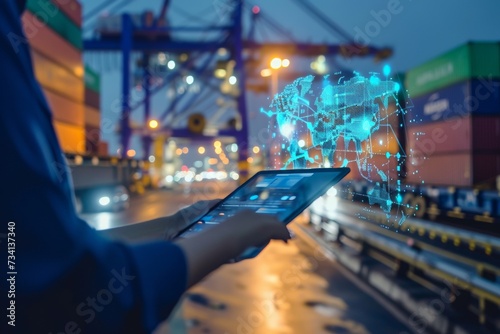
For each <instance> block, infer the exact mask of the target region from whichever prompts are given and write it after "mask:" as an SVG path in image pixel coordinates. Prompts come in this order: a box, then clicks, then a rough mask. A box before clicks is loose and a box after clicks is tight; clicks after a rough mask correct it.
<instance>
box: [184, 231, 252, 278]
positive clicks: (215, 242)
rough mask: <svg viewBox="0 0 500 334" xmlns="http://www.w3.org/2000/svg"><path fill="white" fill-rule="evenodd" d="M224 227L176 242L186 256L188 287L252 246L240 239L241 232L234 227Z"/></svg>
mask: <svg viewBox="0 0 500 334" xmlns="http://www.w3.org/2000/svg"><path fill="white" fill-rule="evenodd" d="M224 225H225V226H222V225H219V226H216V227H214V228H212V229H210V230H207V231H205V232H203V233H200V234H198V235H195V236H193V237H190V238H188V239H180V240H178V241H177V242H176V244H177V245H179V246H180V247H181V248H182V249H183V251H184V254H185V256H186V260H187V265H188V287H191V286H192V285H194V284H196V283H197V282H199V281H200V280H201V279H203V278H204V277H205V276H206V275H208V274H209V273H210V272H212V271H213V270H215V269H217V268H218V267H220V266H221V265H223V264H225V263H227V262H228V261H229V260H230V259H233V258H236V257H237V256H238V255H240V254H241V253H242V252H243V251H244V250H245V249H246V248H247V247H249V246H250V243H249V242H245V240H243V239H242V238H241V237H240V235H241V233H239V231H235V230H234V229H233V228H232V226H228V225H227V224H224Z"/></svg>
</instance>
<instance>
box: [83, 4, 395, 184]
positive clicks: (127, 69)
mask: <svg viewBox="0 0 500 334" xmlns="http://www.w3.org/2000/svg"><path fill="white" fill-rule="evenodd" d="M130 1H131V0H122V1H121V2H120V3H119V4H118V5H116V6H119V5H120V4H126V3H129V2H130ZM217 1H223V0H217ZM114 2H116V0H113V1H110V2H108V4H107V5H111V4H112V3H114ZM295 2H296V3H297V4H298V5H300V6H302V8H304V9H305V10H307V11H308V12H309V13H310V14H312V15H313V16H314V17H316V18H317V19H318V20H320V22H322V23H323V24H324V25H325V26H326V27H327V28H328V29H330V30H331V31H332V32H333V33H335V34H336V35H337V36H339V38H340V39H341V40H342V43H339V44H312V43H305V42H297V41H294V39H293V37H292V36H291V35H290V34H289V33H288V32H287V31H286V29H285V28H283V27H282V26H280V25H279V24H277V23H276V22H274V21H273V20H272V19H271V18H270V17H268V16H267V15H266V14H265V13H262V12H261V11H260V9H258V7H255V6H253V7H252V6H250V9H252V22H251V25H250V30H249V32H248V34H247V35H246V36H245V35H244V33H243V25H242V22H243V11H244V9H245V8H247V7H248V6H249V5H247V4H246V3H245V2H244V0H227V2H225V5H227V7H226V8H229V9H230V10H229V12H228V14H229V15H230V20H229V23H227V24H216V25H209V26H200V27H192V26H184V27H182V26H178V27H174V26H169V25H168V24H166V22H168V20H166V16H167V14H168V12H169V6H170V5H171V1H170V0H164V1H163V2H162V6H161V9H160V11H159V13H158V15H157V16H153V17H151V18H150V20H149V22H147V24H145V25H144V24H143V25H142V26H137V25H134V24H133V22H132V17H131V15H129V14H122V15H121V27H120V28H121V29H118V31H115V32H114V33H101V34H99V35H98V36H96V37H94V38H91V39H87V40H85V41H84V49H85V51H86V52H100V51H114V52H119V53H120V54H121V57H122V62H121V64H122V65H121V66H122V68H121V70H122V82H121V117H120V138H121V139H120V143H121V154H122V156H125V154H126V152H127V149H128V147H129V142H130V137H131V135H132V129H131V126H130V114H131V112H132V110H134V109H136V108H138V107H140V106H141V105H142V106H143V107H144V122H145V124H148V122H149V121H150V117H151V102H150V99H151V96H152V95H153V94H155V93H156V92H158V91H160V90H161V89H162V88H164V87H165V86H166V85H168V83H169V81H170V80H174V79H175V76H178V75H180V73H182V71H183V70H185V69H190V71H192V72H193V73H195V74H199V75H200V77H201V78H204V80H205V85H204V88H203V89H209V90H210V89H212V90H213V89H215V90H217V89H218V87H216V86H215V87H214V85H211V84H210V82H209V80H208V79H207V73H209V74H208V75H210V73H213V70H212V71H209V70H208V69H210V68H211V67H213V66H214V64H216V54H217V50H219V49H226V50H229V53H230V58H231V60H232V61H233V62H234V67H233V69H232V71H233V75H234V76H235V77H237V78H238V80H237V82H236V84H237V88H238V89H237V91H238V93H237V94H235V95H236V96H235V99H236V106H237V111H238V113H239V116H240V120H241V125H240V127H239V129H236V127H234V128H229V129H221V130H219V131H218V132H217V133H215V134H212V136H214V135H216V136H220V137H223V136H227V137H234V138H235V140H236V143H237V144H238V147H239V150H238V166H239V171H240V176H241V177H242V178H243V179H244V178H246V174H247V173H248V167H247V158H248V146H249V143H248V140H249V138H248V119H247V103H246V94H245V90H246V89H247V87H246V82H247V80H246V79H247V77H253V78H255V77H257V76H258V75H257V74H256V72H255V64H256V63H259V62H260V61H261V59H259V56H260V57H262V56H263V55H266V54H272V53H275V52H276V51H279V53H286V54H289V55H299V56H313V55H320V54H322V55H332V54H340V55H343V56H345V57H356V56H358V57H364V56H373V57H376V58H377V59H384V58H387V57H389V56H390V55H391V54H392V51H391V49H389V48H377V47H373V46H368V45H358V44H356V43H355V42H354V41H353V39H352V38H351V37H350V36H349V34H347V33H346V32H344V31H343V30H342V29H341V28H340V27H338V26H337V25H335V24H334V23H333V22H331V21H330V20H329V19H328V18H327V17H326V16H325V15H324V14H322V13H321V12H320V11H318V10H317V9H316V8H315V7H313V6H312V5H311V4H310V3H309V2H308V1H305V0H297V1H295ZM105 6H106V5H104V4H103V5H99V6H97V7H96V8H95V9H94V10H92V11H91V14H92V15H94V14H95V13H97V12H99V11H100V10H101V9H102V8H105ZM116 6H115V8H116ZM258 22H264V23H266V24H268V25H269V26H270V27H271V28H272V29H274V30H275V31H277V32H278V33H280V34H281V35H282V36H283V37H284V40H286V42H282V43H263V42H257V41H256V40H255V39H254V37H255V30H256V24H257V23H258ZM179 32H199V33H207V32H212V33H217V34H218V36H217V37H215V38H211V39H204V40H195V41H193V40H180V39H176V38H174V37H173V34H175V33H179ZM132 52H140V53H142V54H143V57H142V60H143V61H142V62H141V64H140V65H141V66H142V68H143V80H142V87H143V90H144V99H143V100H142V101H141V103H139V104H136V105H131V101H130V89H131V82H130V78H131V64H130V63H131V61H130V60H131V54H132ZM160 52H162V53H163V52H168V53H171V54H179V55H180V54H190V55H191V56H190V59H189V60H187V61H185V62H183V63H182V64H181V66H179V67H178V68H176V69H175V70H174V71H171V72H170V73H169V75H167V76H166V77H165V78H164V82H163V83H162V84H159V85H156V86H155V87H151V78H152V75H154V73H150V71H149V55H151V54H157V53H160ZM253 87H254V88H255V87H256V86H255V85H254V86H253ZM185 95H186V94H183V95H178V96H175V97H173V98H172V99H171V101H170V104H169V105H168V106H167V108H166V110H165V112H164V113H163V114H162V115H161V116H160V118H159V119H158V122H159V124H162V128H163V130H168V131H169V135H170V136H172V137H188V138H192V137H193V136H196V137H198V138H203V137H206V135H204V134H202V133H198V134H194V133H193V132H192V131H190V130H188V129H172V128H170V125H169V124H165V123H167V122H165V119H166V118H167V117H169V115H170V117H171V116H172V113H175V109H176V107H177V106H178V105H179V101H180V100H182V99H186V97H185ZM196 100H197V99H196V98H193V97H191V98H190V100H188V101H187V103H185V104H184V109H186V106H189V105H190V104H191V105H192V104H193V103H194V102H195V101H196ZM180 112H182V110H181V111H180ZM142 135H143V147H144V156H145V157H147V156H148V155H149V153H148V151H149V146H150V143H151V137H150V135H149V134H148V133H142Z"/></svg>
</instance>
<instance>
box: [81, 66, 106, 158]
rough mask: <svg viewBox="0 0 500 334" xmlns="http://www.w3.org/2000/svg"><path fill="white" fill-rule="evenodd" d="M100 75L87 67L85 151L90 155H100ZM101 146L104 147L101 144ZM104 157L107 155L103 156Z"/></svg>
mask: <svg viewBox="0 0 500 334" xmlns="http://www.w3.org/2000/svg"><path fill="white" fill-rule="evenodd" d="M100 80H101V79H100V77H99V74H97V73H96V72H95V71H93V70H92V69H91V68H90V67H88V66H85V122H84V123H85V138H86V143H85V149H86V151H87V153H89V154H99V153H100V152H99V146H100V142H101V140H100V139H101V138H100V133H101V131H100V127H101V113H100V112H99V110H100V105H101V95H100V91H101V81H100ZM101 146H103V145H102V144H101ZM102 155H107V152H106V154H102Z"/></svg>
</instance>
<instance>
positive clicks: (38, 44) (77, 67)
mask: <svg viewBox="0 0 500 334" xmlns="http://www.w3.org/2000/svg"><path fill="white" fill-rule="evenodd" d="M22 21H23V26H24V28H25V31H26V35H27V38H28V41H29V43H30V45H31V47H32V49H33V50H36V51H38V52H39V53H41V54H43V55H45V56H46V57H48V58H49V59H51V60H52V61H54V62H55V63H58V64H60V65H61V66H63V67H65V68H67V69H68V70H70V71H71V72H73V74H75V75H77V76H78V77H83V73H84V71H83V65H82V54H81V52H80V50H78V49H76V48H75V47H73V46H72V45H71V44H70V43H68V42H67V41H65V40H64V39H63V38H62V37H61V36H60V35H59V34H57V33H56V32H54V31H53V30H52V29H50V28H49V27H48V26H47V25H45V24H43V23H42V22H40V21H38V19H37V18H36V17H35V16H34V15H33V14H31V13H30V12H28V11H25V12H24V15H23V17H22Z"/></svg>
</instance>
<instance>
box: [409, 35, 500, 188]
mask: <svg viewBox="0 0 500 334" xmlns="http://www.w3.org/2000/svg"><path fill="white" fill-rule="evenodd" d="M406 88H407V89H408V93H409V95H410V101H409V103H408V105H407V108H408V114H407V115H406V128H407V154H408V155H409V156H410V159H409V160H408V164H407V170H408V176H407V181H408V182H409V183H421V182H422V181H424V182H425V183H428V184H436V185H450V186H474V185H480V184H490V183H491V184H493V183H494V181H495V179H496V177H497V175H500V44H499V43H488V42H481V43H479V42H478V43H476V42H474V43H468V44H465V45H463V46H460V47H458V48H456V49H453V50H451V51H450V52H448V53H446V54H444V55H442V56H440V57H438V58H436V59H434V60H432V61H429V62H428V63H426V64H423V65H421V66H419V67H417V68H415V69H413V70H411V71H409V72H408V73H407V76H406Z"/></svg>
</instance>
